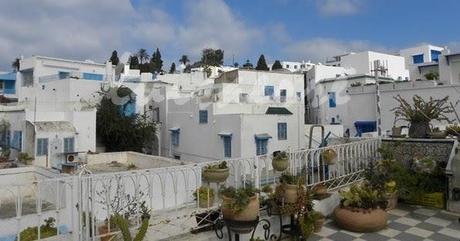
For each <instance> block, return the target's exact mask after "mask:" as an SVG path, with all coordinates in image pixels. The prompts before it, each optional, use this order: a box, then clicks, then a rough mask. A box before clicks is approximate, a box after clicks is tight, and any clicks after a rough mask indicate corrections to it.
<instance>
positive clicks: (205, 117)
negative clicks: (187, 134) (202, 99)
mask: <svg viewBox="0 0 460 241" xmlns="http://www.w3.org/2000/svg"><path fill="white" fill-rule="evenodd" d="M199 119H200V124H206V123H208V111H207V110H200V112H199Z"/></svg>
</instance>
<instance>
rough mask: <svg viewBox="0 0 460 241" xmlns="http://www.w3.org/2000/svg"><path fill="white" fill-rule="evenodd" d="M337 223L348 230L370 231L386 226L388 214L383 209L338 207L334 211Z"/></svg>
mask: <svg viewBox="0 0 460 241" xmlns="http://www.w3.org/2000/svg"><path fill="white" fill-rule="evenodd" d="M334 216H335V221H336V222H337V224H338V225H339V226H340V227H341V228H343V229H346V230H348V231H352V232H357V233H369V232H376V231H379V230H382V229H384V228H385V227H386V225H387V221H388V216H387V213H386V212H385V211H384V210H383V209H380V208H378V209H371V210H361V211H352V210H350V209H347V208H340V207H338V208H336V209H335V211H334Z"/></svg>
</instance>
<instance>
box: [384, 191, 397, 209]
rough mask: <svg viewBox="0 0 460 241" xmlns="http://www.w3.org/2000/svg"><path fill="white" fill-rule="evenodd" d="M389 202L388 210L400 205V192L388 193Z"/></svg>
mask: <svg viewBox="0 0 460 241" xmlns="http://www.w3.org/2000/svg"><path fill="white" fill-rule="evenodd" d="M387 202H388V204H387V208H386V210H387V211H388V210H392V209H395V208H396V206H397V205H398V194H397V193H396V192H395V193H391V194H388V196H387Z"/></svg>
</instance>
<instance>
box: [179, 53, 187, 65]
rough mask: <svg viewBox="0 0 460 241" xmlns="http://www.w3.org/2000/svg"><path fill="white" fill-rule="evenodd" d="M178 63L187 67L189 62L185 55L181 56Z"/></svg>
mask: <svg viewBox="0 0 460 241" xmlns="http://www.w3.org/2000/svg"><path fill="white" fill-rule="evenodd" d="M179 62H181V63H183V64H184V65H187V63H189V62H190V60H189V59H188V56H187V55H182V57H181V58H180V59H179Z"/></svg>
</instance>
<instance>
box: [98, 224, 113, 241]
mask: <svg viewBox="0 0 460 241" xmlns="http://www.w3.org/2000/svg"><path fill="white" fill-rule="evenodd" d="M110 228H111V230H110V231H112V232H113V229H114V228H115V227H110ZM97 229H98V231H99V235H100V236H101V241H111V240H113V237H114V235H113V234H108V233H109V227H108V225H107V224H104V225H101V226H99V227H98V228H97Z"/></svg>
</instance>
